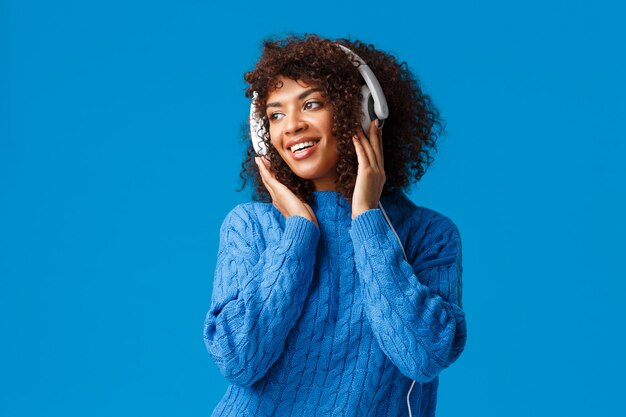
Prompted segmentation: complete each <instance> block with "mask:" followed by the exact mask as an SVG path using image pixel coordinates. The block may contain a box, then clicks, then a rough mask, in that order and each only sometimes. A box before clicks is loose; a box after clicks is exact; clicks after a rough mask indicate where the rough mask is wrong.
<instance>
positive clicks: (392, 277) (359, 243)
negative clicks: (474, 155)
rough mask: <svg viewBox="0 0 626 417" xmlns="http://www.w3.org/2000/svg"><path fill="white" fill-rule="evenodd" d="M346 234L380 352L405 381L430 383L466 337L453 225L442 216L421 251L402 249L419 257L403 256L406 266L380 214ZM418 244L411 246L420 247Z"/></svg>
mask: <svg viewBox="0 0 626 417" xmlns="http://www.w3.org/2000/svg"><path fill="white" fill-rule="evenodd" d="M350 233H351V236H352V241H353V244H354V252H355V262H356V266H357V270H358V273H359V277H360V279H361V285H362V288H363V298H364V301H365V312H366V316H367V318H368V320H369V322H370V324H371V327H372V331H373V332H374V335H375V337H376V340H377V341H378V344H379V346H380V348H381V349H382V350H383V352H384V353H385V355H387V357H388V358H389V359H390V360H391V361H392V362H393V363H394V364H395V365H396V366H397V367H398V368H399V369H400V371H401V372H402V373H403V374H404V375H406V376H407V377H409V378H411V379H413V380H415V381H418V382H428V381H430V380H432V379H434V378H435V377H436V376H437V375H438V374H439V372H441V371H442V370H443V369H445V368H446V367H448V366H449V365H450V364H452V363H453V362H454V361H455V360H456V359H457V358H458V357H459V355H460V354H461V352H462V351H463V348H464V347H465V340H466V337H467V333H466V324H465V315H464V313H463V311H462V310H461V291H462V284H461V271H462V267H461V241H460V237H459V233H458V230H457V228H456V226H455V225H454V224H453V223H452V221H450V220H449V219H448V218H446V217H443V216H440V218H439V219H438V224H437V225H436V227H434V228H433V229H432V230H430V231H429V234H432V238H431V239H428V240H429V241H428V242H424V248H419V249H417V250H416V248H414V247H412V248H407V254H409V253H415V254H416V255H414V259H412V260H411V255H408V256H409V259H410V260H411V264H409V263H408V262H407V261H406V260H405V259H404V257H403V254H402V249H401V248H400V246H399V243H398V241H397V239H396V237H395V235H394V234H393V232H392V230H391V229H390V227H389V225H387V223H386V222H385V219H384V218H383V215H382V213H381V211H380V210H379V209H374V210H368V211H366V212H364V213H363V214H361V215H360V216H358V217H356V218H355V219H354V220H353V224H352V230H351V232H350ZM422 233H424V232H423V231H422ZM421 237H422V236H414V237H413V238H412V239H411V241H412V242H413V244H414V245H417V244H418V243H417V242H418V241H420V240H421ZM409 249H412V250H409Z"/></svg>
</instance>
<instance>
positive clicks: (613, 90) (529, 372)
mask: <svg viewBox="0 0 626 417" xmlns="http://www.w3.org/2000/svg"><path fill="white" fill-rule="evenodd" d="M433 3H435V2H426V1H420V2H414V3H413V4H412V5H407V4H404V5H401V4H400V3H398V5H397V6H394V5H393V3H392V2H384V4H378V5H376V4H367V3H363V2H353V3H343V2H339V1H332V2H326V1H319V2H315V3H291V2H288V3H284V2H282V3H281V2H259V3H256V4H254V5H253V4H252V3H251V4H248V5H246V4H243V3H239V2H219V3H216V4H209V2H201V1H186V2H184V1H181V2H171V3H166V2H160V1H134V2H126V1H119V0H109V1H91V2H79V1H56V2H43V1H41V2H37V1H17V0H15V1H8V0H0V277H1V281H0V282H1V287H0V324H1V328H0V331H1V335H2V336H1V337H2V343H1V344H0V415H2V416H7V417H8V416H85V415H88V416H110V415H121V416H131V415H150V416H171V415H185V416H209V415H210V413H211V411H212V410H213V408H214V406H215V405H216V404H217V402H218V400H219V399H220V398H221V396H222V395H223V393H224V390H225V388H226V386H227V384H226V381H225V380H224V379H223V377H222V376H221V375H220V374H219V372H218V370H217V368H216V367H215V365H214V364H213V362H212V360H211V358H210V356H209V355H208V353H207V352H206V350H205V347H204V344H203V340H202V325H203V320H204V315H205V313H206V311H207V310H208V308H209V303H210V295H211V288H212V271H213V268H214V264H215V255H216V249H217V242H218V229H219V226H220V224H221V221H222V219H223V218H224V216H225V214H226V213H227V212H228V211H229V210H230V209H231V208H232V207H233V206H234V205H235V204H237V203H239V202H243V201H247V200H248V199H249V196H250V192H249V191H244V192H241V193H237V192H236V191H235V189H236V188H237V187H238V186H239V181H238V173H239V164H240V161H241V159H242V155H243V152H244V150H243V149H244V146H243V144H242V143H241V142H240V140H239V137H240V132H241V128H242V123H243V122H245V119H246V115H247V112H248V102H247V100H246V99H245V97H244V95H243V92H244V87H245V85H244V83H243V78H242V77H243V72H244V71H246V70H248V69H250V68H251V67H252V65H253V64H254V62H255V60H256V58H257V57H258V54H259V52H260V48H259V46H260V41H261V40H262V39H263V38H265V37H266V36H268V35H271V34H278V35H284V34H286V33H287V32H289V31H296V32H298V33H302V32H317V33H320V34H321V35H324V36H327V37H331V38H335V37H345V36H349V37H352V38H356V39H362V40H364V41H367V42H371V43H373V44H374V45H376V46H377V47H378V48H380V49H383V50H387V51H390V52H392V53H394V54H396V55H397V56H399V57H400V59H401V60H406V61H407V62H408V63H409V66H410V68H411V69H412V70H413V71H415V72H416V73H417V74H419V76H420V78H421V80H422V84H423V87H424V88H425V90H426V91H427V92H428V93H430V94H431V95H432V97H433V99H434V101H435V103H436V104H437V105H438V106H439V108H440V109H441V111H442V114H443V116H444V118H445V119H446V120H447V122H448V134H447V135H446V136H445V137H443V138H442V139H441V141H440V143H439V148H440V152H439V154H438V155H437V156H436V161H435V164H434V165H433V166H432V167H431V169H430V170H429V172H428V173H427V174H426V176H425V177H424V179H423V181H421V182H420V183H419V184H418V185H417V186H415V187H413V188H412V189H411V193H410V195H411V197H412V199H413V200H414V201H416V202H417V203H418V204H420V205H424V206H427V207H431V208H433V209H436V210H438V211H440V212H442V213H444V214H446V215H448V216H450V217H451V218H452V219H453V220H454V221H455V222H456V223H457V225H458V226H459V228H460V230H461V233H462V238H463V247H464V271H465V274H464V281H465V288H464V290H465V291H464V307H465V310H466V313H467V317H468V325H469V339H468V345H467V349H466V351H465V353H464V354H463V355H462V356H461V358H460V360H459V361H458V362H457V363H456V364H455V365H454V366H452V367H451V368H450V369H447V370H445V371H444V372H443V374H442V376H441V385H440V395H439V405H438V411H439V413H438V415H439V416H481V417H487V416H498V417H500V416H511V417H514V416H552V415H568V416H589V415H603V416H617V415H621V416H623V415H626V405H625V404H624V400H623V389H624V382H623V378H624V375H625V374H626V360H625V359H624V355H625V352H626V343H625V337H624V332H625V331H626V326H625V325H624V319H625V318H626V314H625V311H624V310H625V309H624V306H623V305H624V301H623V300H624V292H625V290H626V284H625V281H626V274H625V273H624V257H625V255H626V250H625V249H626V248H625V247H626V245H625V244H624V236H626V222H625V221H624V218H623V215H624V213H625V212H626V202H625V188H626V187H625V185H624V180H625V177H626V175H625V168H624V163H623V159H624V156H625V155H626V153H625V151H626V146H625V144H624V143H625V139H626V132H625V130H626V129H625V127H624V116H625V114H626V111H625V110H626V108H625V104H624V103H625V100H624V95H625V93H626V86H625V82H624V74H625V73H626V65H625V58H624V57H625V54H624V45H625V42H624V41H625V40H626V33H625V29H624V27H625V25H624V21H625V20H626V13H625V6H624V3H622V2H617V1H615V2H611V1H605V2H592V1H568V2H564V1H554V0H543V1H514V2H500V1H483V2H462V1H456V2H455V1H440V2H436V4H433Z"/></svg>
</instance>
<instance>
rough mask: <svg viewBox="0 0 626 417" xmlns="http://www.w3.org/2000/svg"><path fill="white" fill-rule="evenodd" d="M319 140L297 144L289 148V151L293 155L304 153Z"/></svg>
mask: <svg viewBox="0 0 626 417" xmlns="http://www.w3.org/2000/svg"><path fill="white" fill-rule="evenodd" d="M318 142H319V140H308V141H306V142H301V143H297V144H295V145H293V146H291V147H290V148H289V150H290V151H291V152H293V153H299V152H303V151H304V150H305V149H308V148H310V147H312V146H314V145H316V144H317V143H318Z"/></svg>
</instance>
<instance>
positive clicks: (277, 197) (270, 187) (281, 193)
mask: <svg viewBox="0 0 626 417" xmlns="http://www.w3.org/2000/svg"><path fill="white" fill-rule="evenodd" d="M254 161H255V162H256V164H257V166H258V167H259V172H260V173H261V179H262V180H263V184H264V185H265V188H267V191H268V192H269V193H270V196H271V197H272V203H273V204H274V207H276V208H277V209H278V211H280V213H281V214H282V215H283V216H285V218H288V217H291V216H302V217H304V218H305V219H309V220H311V221H312V222H313V223H315V225H316V226H317V227H319V224H318V223H317V218H316V217H315V213H314V212H313V209H312V208H311V206H310V205H308V204H307V203H305V202H303V201H302V200H300V199H299V198H298V196H296V195H295V194H294V193H293V192H292V191H291V190H290V189H289V188H287V186H285V185H284V184H283V183H281V182H280V181H278V180H277V179H276V176H275V175H274V174H272V173H271V172H270V170H269V161H268V160H267V159H266V158H264V157H259V156H257V157H255V158H254Z"/></svg>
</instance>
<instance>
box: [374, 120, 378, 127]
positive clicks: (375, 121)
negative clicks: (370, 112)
mask: <svg viewBox="0 0 626 417" xmlns="http://www.w3.org/2000/svg"><path fill="white" fill-rule="evenodd" d="M374 124H375V125H376V127H378V119H374Z"/></svg>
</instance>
